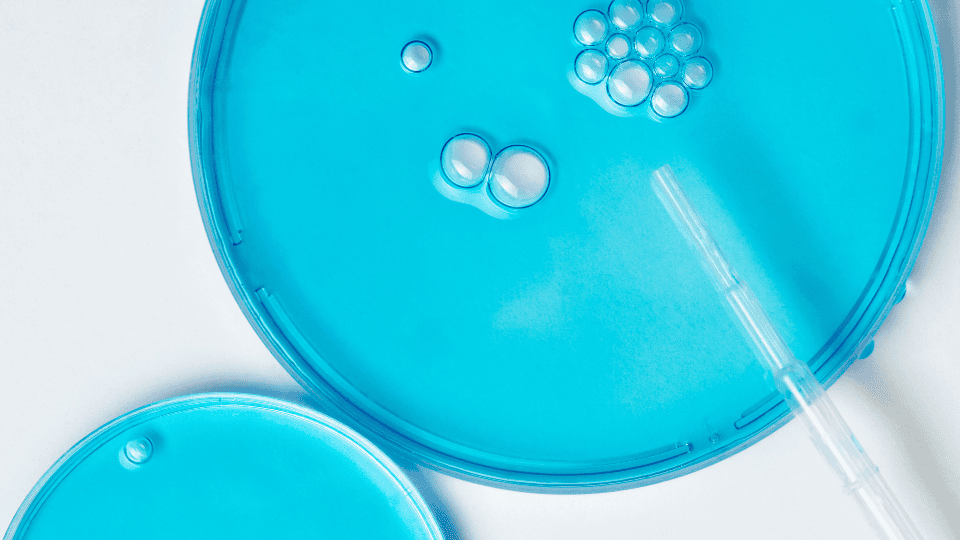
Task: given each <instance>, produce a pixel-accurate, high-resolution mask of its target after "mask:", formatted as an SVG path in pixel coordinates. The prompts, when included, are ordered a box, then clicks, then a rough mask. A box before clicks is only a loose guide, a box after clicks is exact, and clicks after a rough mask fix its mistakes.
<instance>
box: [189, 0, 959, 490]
mask: <svg viewBox="0 0 960 540" xmlns="http://www.w3.org/2000/svg"><path fill="white" fill-rule="evenodd" d="M615 4H616V5H615V6H614V8H616V12H614V11H615V10H614V9H613V8H611V9H610V10H608V6H607V5H605V4H604V5H601V4H591V3H584V2H581V1H572V0H571V1H567V0H565V1H560V2H556V1H551V2H547V1H545V0H543V1H522V2H517V1H510V2H507V1H498V0H497V1H490V2H474V3H463V2H447V3H442V2H426V1H420V0H411V1H408V2H402V3H400V2H397V3H379V4H376V5H364V6H358V5H356V4H349V3H334V2H306V1H291V2H286V3H284V4H283V5H277V4H275V3H271V2H266V1H264V0H247V1H243V2H241V1H227V0H222V1H213V0H211V1H208V2H207V5H206V8H205V11H204V15H203V19H202V22H201V27H200V31H199V34H198V39H197V46H196V50H195V58H194V66H193V74H192V84H191V94H190V135H191V141H192V158H193V165H194V175H195V180H196V187H197V194H198V198H199V202H200V208H201V211H202V214H203V217H204V221H205V224H206V229H207V233H208V235H209V238H210V242H211V245H212V246H213V249H214V252H215V253H216V256H217V259H218V261H219V264H220V266H221V268H222V270H223V273H224V276H225V277H226V279H227V282H228V283H229V284H230V287H231V289H232V291H233V293H234V295H235V297H236V299H237V301H238V303H239V304H240V306H241V308H242V309H243V310H244V312H245V314H246V316H247V317H248V319H249V320H250V322H251V324H252V325H253V327H254V328H255V329H256V330H257V332H258V333H259V334H260V336H261V338H262V339H263V341H264V342H265V343H266V344H267V346H268V347H269V348H270V349H271V350H272V352H273V353H274V354H275V355H276V357H277V358H278V359H279V360H280V362H281V363H282V364H283V365H284V366H285V367H286V368H287V369H288V370H289V371H290V373H291V374H292V375H293V376H294V377H295V378H296V379H297V380H298V381H299V382H300V383H301V384H302V385H303V386H304V387H306V388H307V389H308V390H310V391H311V392H312V393H314V394H315V395H317V396H319V397H321V398H323V399H324V400H325V401H326V402H327V403H329V404H330V406H331V410H332V413H333V414H334V415H336V416H337V417H338V418H340V419H342V420H344V421H345V422H347V423H349V424H350V425H351V426H352V427H355V428H356V429H358V430H359V431H360V432H361V433H363V434H364V435H365V436H367V437H370V438H372V439H373V440H375V441H376V442H377V443H378V444H379V445H380V446H381V447H383V448H386V449H388V450H389V451H392V452H398V453H402V454H403V455H405V456H408V457H412V458H415V459H417V460H418V461H419V462H421V463H424V464H426V465H428V466H431V467H434V468H438V469H440V470H443V471H446V472H448V473H451V474H456V475H460V476H464V477H466V478H470V479H473V480H475V481H479V482H487V483H493V484H496V485H502V486H509V487H514V488H517V489H531V490H581V491H582V490H604V489H612V488H617V487H623V486H633V485H638V484H643V483H650V482H656V481H660V480H663V479H666V478H670V477H673V476H676V475H679V474H683V473H686V472H690V471H692V470H695V469H697V468H699V467H703V466H705V465H707V464H709V463H712V462H714V461H717V460H719V459H722V458H723V457H725V456H729V455H731V454H732V453H734V452H736V451H738V450H740V449H742V448H744V447H746V446H747V445H749V444H751V443H752V442H755V441H756V440H758V439H759V438H760V437H761V436H763V435H764V434H767V433H770V432H771V431H772V430H773V429H775V428H776V427H777V426H779V425H781V424H782V423H783V422H785V421H786V419H787V417H786V414H787V408H786V406H785V404H784V403H783V402H782V400H781V399H780V398H779V397H778V396H777V394H776V392H775V390H774V388H773V387H772V386H771V385H770V384H769V383H768V382H767V381H766V380H765V378H764V374H763V371H762V369H761V367H760V366H759V365H758V364H757V362H756V361H755V360H754V358H753V353H752V352H751V350H750V348H749V346H748V344H747V342H746V341H745V340H744V338H743V337H742V336H741V334H740V332H739V330H738V328H737V326H736V323H734V322H733V321H732V320H731V319H730V317H729V315H728V314H727V312H726V311H725V308H724V305H723V303H722V300H721V299H720V298H719V297H718V295H717V294H716V293H715V291H714V290H713V289H712V286H711V284H710V283H709V280H708V279H707V277H706V275H705V274H704V273H703V271H702V270H701V269H700V267H699V264H698V263H697V261H696V260H695V258H694V255H693V253H692V252H691V251H690V250H689V249H688V248H687V246H686V245H685V244H684V241H683V237H682V235H681V234H680V232H679V231H677V230H676V229H675V228H674V225H673V224H672V222H671V221H670V219H669V217H668V216H667V214H666V212H664V211H663V209H662V208H661V206H660V204H659V202H658V201H657V199H656V197H655V195H654V194H653V192H652V190H651V189H650V186H649V178H650V175H651V173H652V171H654V170H655V169H657V168H659V167H660V166H662V165H664V164H670V165H671V166H672V167H673V168H674V170H675V171H676V172H677V174H678V176H679V177H680V180H681V182H682V183H683V184H684V189H685V190H686V191H687V192H688V195H689V196H690V198H691V200H692V202H693V203H694V204H695V206H696V207H697V208H699V209H700V210H701V212H702V213H703V214H704V218H705V220H706V221H707V222H708V223H709V224H710V226H711V228H712V229H713V230H714V231H715V232H714V234H715V236H716V237H717V240H718V242H719V243H720V245H721V247H722V248H723V249H724V250H725V252H727V254H728V256H729V258H730V259H731V261H732V262H733V264H734V266H735V267H736V268H737V269H738V271H739V272H740V274H741V275H742V277H743V278H744V279H745V280H746V281H747V282H749V283H751V285H752V286H753V288H754V289H755V290H756V293H757V296H758V297H759V299H760V301H761V302H762V304H763V305H764V306H765V307H766V309H767V310H768V311H769V312H770V314H771V317H772V319H773V320H774V322H775V323H776V324H777V326H778V328H779V329H780V330H781V332H782V333H783V334H784V336H785V338H786V339H787V341H788V343H789V345H790V346H791V348H792V349H793V350H794V352H795V353H796V354H797V356H798V357H799V358H801V359H803V360H806V361H808V362H809V364H810V367H811V368H812V369H813V370H814V372H815V373H816V374H817V376H818V377H819V378H820V379H821V380H822V381H823V382H824V383H825V384H830V383H831V382H833V381H834V380H835V379H836V378H837V377H839V376H840V374H841V373H842V372H843V370H844V369H845V368H846V367H847V366H848V365H849V364H850V362H852V361H853V360H854V359H855V358H857V357H858V356H861V355H864V354H869V351H870V350H872V344H871V343H872V341H871V340H872V336H873V334H874V333H875V331H876V329H877V328H878V326H879V324H880V323H881V322H882V320H883V318H884V317H885V315H886V313H887V312H888V310H889V309H890V307H891V305H892V304H893V302H894V301H895V300H896V299H897V297H898V295H900V294H901V293H902V291H903V290H904V283H905V280H906V278H907V275H908V273H909V271H910V269H911V267H912V265H913V262H914V259H915V257H916V253H917V250H918V248H919V244H920V241H921V239H922V236H923V233H924V231H925V228H926V225H927V222H928V219H929V215H930V211H931V208H932V204H933V199H934V194H935V191H936V184H937V181H938V177H939V171H940V159H941V145H942V142H941V141H942V110H943V105H942V80H941V73H940V64H939V62H940V59H939V52H938V49H937V44H936V37H935V34H934V29H933V26H932V23H931V19H930V14H929V9H928V6H927V4H926V2H922V1H890V0H865V1H864V0H860V1H852V0H845V1H840V2H837V1H831V2H825V1H824V2H818V3H814V4H810V3H802V4H798V3H789V2H786V3H785V2H766V1H763V0H747V1H746V3H739V4H737V6H736V7H735V8H732V7H731V6H730V5H729V4H727V3H723V2H709V1H705V0H701V1H688V2H683V3H682V5H681V3H680V2H678V1H676V0H671V1H669V2H650V3H648V4H643V3H636V4H634V5H632V6H633V7H632V8H631V9H632V11H629V10H628V11H623V9H626V8H624V6H626V5H627V4H630V3H623V2H617V3H615ZM621 4H622V5H621ZM661 4H662V5H661ZM637 6H639V10H638V9H637ZM627 7H629V6H627ZM581 15H582V17H581ZM614 34H616V36H614ZM624 36H625V37H624ZM641 38H642V39H641ZM604 40H606V41H604ZM631 40H633V43H632V45H633V46H629V45H630V44H631ZM657 40H661V41H657ZM624 42H626V43H627V44H628V46H626V47H624V46H623V44H624ZM585 43H587V44H588V45H585ZM585 51H595V52H590V53H585ZM641 52H642V53H643V54H641ZM624 55H626V56H624ZM665 55H669V56H670V57H669V58H667V57H666V56H665ZM611 80H612V81H613V82H611ZM585 81H587V82H589V84H587V82H585ZM602 81H605V82H602ZM625 104H626V105H625Z"/></svg>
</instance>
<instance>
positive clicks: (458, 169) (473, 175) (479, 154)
mask: <svg viewBox="0 0 960 540" xmlns="http://www.w3.org/2000/svg"><path fill="white" fill-rule="evenodd" d="M489 166H490V146H489V145H488V144H487V142H486V141H484V140H483V139H482V138H480V137H478V136H476V135H473V134H470V133H464V134H461V135H457V136H456V137H454V138H452V139H450V140H449V141H447V144H445V145H443V150H442V151H441V152H440V171H441V172H442V173H443V176H444V178H446V179H447V181H448V182H450V183H451V184H453V185H455V186H458V187H462V188H470V187H474V186H476V185H477V184H479V183H480V182H482V181H483V178H484V177H485V176H486V175H487V168H488V167H489Z"/></svg>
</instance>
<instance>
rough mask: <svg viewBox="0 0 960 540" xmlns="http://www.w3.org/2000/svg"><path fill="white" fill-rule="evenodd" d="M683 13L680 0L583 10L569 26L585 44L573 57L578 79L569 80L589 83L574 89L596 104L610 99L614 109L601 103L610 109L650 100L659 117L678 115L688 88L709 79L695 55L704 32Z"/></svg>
mask: <svg viewBox="0 0 960 540" xmlns="http://www.w3.org/2000/svg"><path fill="white" fill-rule="evenodd" d="M684 15H686V13H685V12H684V8H683V4H682V2H681V0H646V1H644V0H613V2H611V3H610V5H609V6H608V7H607V10H606V13H603V12H602V11H600V10H596V9H591V10H587V11H584V12H583V13H581V14H580V15H579V16H578V17H577V18H576V21H575V22H574V25H573V33H574V39H575V40H576V41H577V43H578V44H579V45H581V46H583V47H585V48H584V49H583V50H581V51H580V53H579V54H578V55H577V57H576V60H575V61H574V73H575V75H576V77H577V79H578V80H579V82H578V81H577V80H574V79H571V81H573V82H575V83H577V84H580V83H584V84H585V85H587V86H583V85H581V86H580V87H578V90H580V91H581V92H583V93H584V94H586V95H589V96H590V97H592V98H594V99H595V100H597V101H598V103H600V102H601V101H604V102H606V103H612V105H613V108H612V109H611V108H610V107H609V106H607V105H604V107H605V108H607V109H608V110H611V111H616V110H620V111H626V110H632V109H633V108H634V107H638V106H640V105H643V104H649V110H651V111H653V113H654V114H656V115H657V116H658V117H661V118H673V117H676V116H679V115H680V114H682V113H683V112H684V111H685V110H686V109H687V105H688V104H689V102H690V99H691V95H692V94H691V91H693V93H696V92H697V91H699V90H702V89H704V88H706V87H707V86H708V85H709V84H710V82H711V80H712V79H713V65H712V64H711V63H710V61H709V60H707V58H705V57H704V56H702V55H698V53H700V51H701V49H702V48H703V42H704V40H703V32H702V31H701V30H700V28H699V27H697V25H695V24H693V23H691V22H684V21H683V18H684ZM701 54H702V53H701ZM577 84H575V85H574V86H577ZM592 87H598V88H601V89H605V90H606V92H605V93H604V92H603V91H602V90H597V91H594V90H591V89H590V88H592ZM597 92H601V93H600V94H598V93H597ZM617 107H620V109H617ZM623 114H626V113H623Z"/></svg>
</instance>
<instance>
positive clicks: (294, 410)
mask: <svg viewBox="0 0 960 540" xmlns="http://www.w3.org/2000/svg"><path fill="white" fill-rule="evenodd" d="M317 536H323V537H332V538H351V539H357V540H359V539H368V538H369V539H383V538H391V539H396V540H442V536H441V533H440V531H439V529H438V527H437V524H436V522H435V521H434V518H433V516H432V515H431V514H430V511H429V510H428V509H427V506H426V504H425V503H424V502H423V500H422V499H421V498H420V496H419V495H418V494H417V492H416V489H415V488H414V487H413V486H412V484H410V482H409V480H407V478H406V477H405V476H404V475H403V473H402V472H401V471H400V470H399V469H398V468H397V466H396V465H394V464H393V462H391V461H390V460H389V459H388V458H387V457H386V456H385V455H384V454H383V453H382V452H380V450H378V449H377V448H376V447H374V446H373V445H372V444H370V442H369V441H366V440H364V439H363V438H361V437H360V436H359V435H358V434H357V433H356V432H354V431H353V430H351V429H350V428H347V427H346V426H344V425H343V424H340V423H339V422H337V421H335V420H332V419H330V418H328V417H325V416H323V415H320V414H318V413H317V412H315V411H312V410H310V409H306V408H303V407H300V406H297V405H293V404H290V403H286V402H282V401H278V400H274V399H270V398H263V397H259V396H252V395H245V394H200V395H193V396H186V397H181V398H175V399H171V400H167V401H163V402H160V403H156V404H154V405H150V406H147V407H144V408H142V409H138V410H136V411H133V412H130V413H128V414H126V415H124V416H121V417H120V418H117V419H116V420H113V421H111V422H110V423H108V424H106V425H104V426H103V427H101V428H99V429H98V430H96V431H94V432H93V433H91V434H90V435H88V436H87V437H86V438H84V439H83V440H82V441H80V442H79V443H77V445H76V446H74V447H73V448H71V449H70V451H68V452H67V453H66V454H65V455H64V456H63V457H62V458H60V460H59V461H57V463H56V464H54V466H53V467H51V468H50V470H49V471H48V472H47V474H46V475H44V477H43V478H42V479H41V480H40V481H39V482H38V483H37V486H36V487H35V488H34V489H33V491H32V492H31V493H30V495H28V497H27V499H26V500H25V501H24V502H23V504H22V505H21V507H20V509H19V511H18V512H17V514H16V516H15V517H14V519H13V522H12V523H11V524H10V527H9V529H8V530H7V533H6V535H5V536H4V537H3V538H4V540H47V539H50V540H61V539H63V538H76V539H88V538H89V539H97V540H122V539H126V538H139V539H143V540H153V539H158V540H159V539H169V538H185V539H206V538H236V539H260V538H313V537H317Z"/></svg>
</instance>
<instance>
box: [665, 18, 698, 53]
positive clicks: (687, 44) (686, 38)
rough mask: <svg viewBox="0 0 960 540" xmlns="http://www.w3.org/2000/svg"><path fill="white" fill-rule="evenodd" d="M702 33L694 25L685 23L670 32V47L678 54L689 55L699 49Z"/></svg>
mask: <svg viewBox="0 0 960 540" xmlns="http://www.w3.org/2000/svg"><path fill="white" fill-rule="evenodd" d="M702 43H703V34H701V33H700V29H699V28H697V27H696V26H694V25H692V24H689V23H685V24H681V25H679V26H677V27H676V28H674V29H673V31H672V32H670V48H671V49H673V50H674V51H676V53H677V54H679V55H680V56H689V55H691V54H693V53H695V52H697V51H699V50H700V45H701V44H702Z"/></svg>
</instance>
